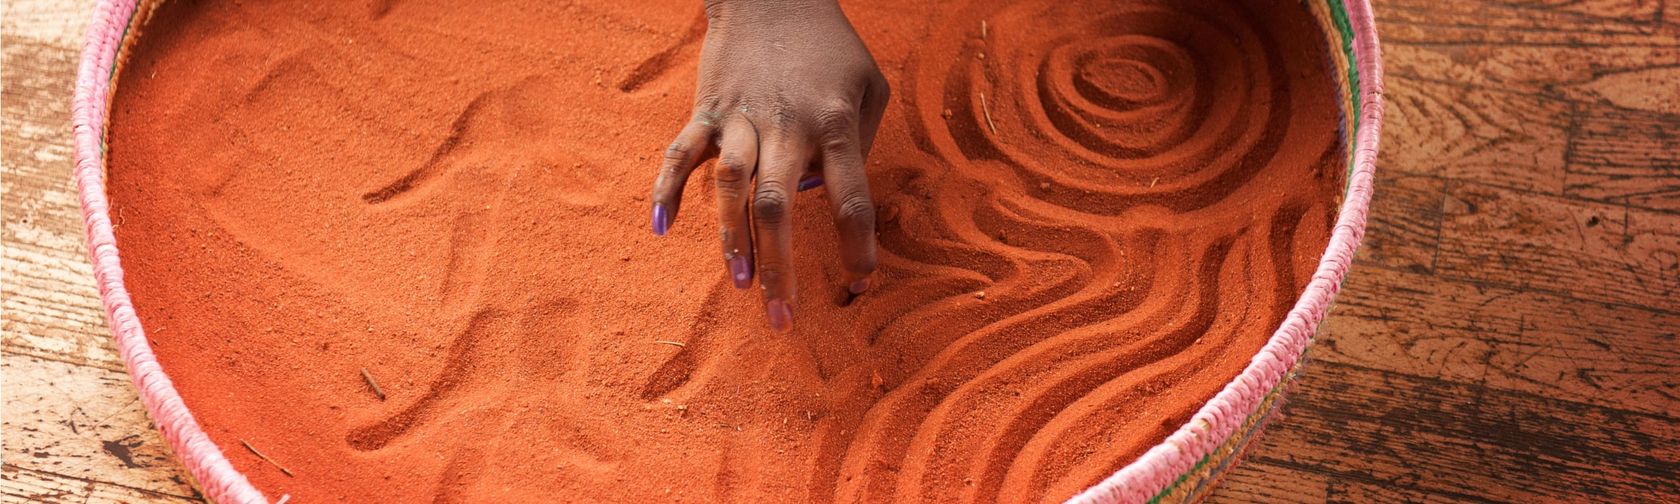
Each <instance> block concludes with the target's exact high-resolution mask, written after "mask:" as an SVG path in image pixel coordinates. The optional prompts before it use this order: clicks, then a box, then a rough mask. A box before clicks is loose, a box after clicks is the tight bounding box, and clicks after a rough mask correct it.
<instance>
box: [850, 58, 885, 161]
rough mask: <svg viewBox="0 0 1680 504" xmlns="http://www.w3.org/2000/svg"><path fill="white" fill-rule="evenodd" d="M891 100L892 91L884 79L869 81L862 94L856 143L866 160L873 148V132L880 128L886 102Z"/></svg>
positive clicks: (876, 78)
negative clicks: (860, 147)
mask: <svg viewBox="0 0 1680 504" xmlns="http://www.w3.org/2000/svg"><path fill="white" fill-rule="evenodd" d="M891 98H892V89H891V88H890V87H889V86H888V85H887V80H886V79H884V78H881V77H879V76H877V77H875V78H873V79H870V80H869V86H868V87H867V88H865V89H864V92H863V105H862V106H861V107H860V108H859V110H858V141H859V143H861V144H862V152H863V158H864V159H866V160H867V159H869V152H870V150H871V149H873V148H874V147H875V132H876V130H878V129H879V128H880V127H881V118H882V117H884V116H885V115H886V113H887V102H888V100H889V99H891Z"/></svg>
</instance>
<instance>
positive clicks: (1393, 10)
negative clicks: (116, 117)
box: [0, 0, 1680, 503]
mask: <svg viewBox="0 0 1680 504" xmlns="http://www.w3.org/2000/svg"><path fill="white" fill-rule="evenodd" d="M1378 3H1379V5H1378V6H1377V13H1378V18H1379V26H1380V29H1381V32H1382V37H1383V42H1384V44H1383V50H1384V52H1385V53H1386V58H1387V65H1388V123H1387V128H1386V131H1385V134H1384V138H1383V146H1382V157H1381V163H1380V166H1379V168H1378V172H1377V173H1378V176H1377V192H1376V199H1375V201H1373V203H1372V206H1373V208H1372V209H1371V227H1370V230H1369V231H1368V232H1367V234H1366V244H1365V247H1364V248H1363V249H1362V250H1361V251H1360V254H1359V259H1358V265H1357V266H1356V267H1355V268H1354V272H1353V273H1352V275H1351V276H1350V277H1349V278H1348V280H1347V283H1346V285H1345V289H1344V290H1343V291H1342V295H1341V297H1340V298H1339V299H1338V302H1337V305H1336V307H1335V309H1334V311H1333V314H1332V316H1331V317H1330V319H1329V320H1328V321H1327V322H1326V323H1325V325H1324V331H1323V335H1322V336H1321V338H1320V339H1319V341H1318V343H1317V345H1316V346H1314V347H1313V349H1312V351H1311V354H1310V355H1311V359H1312V362H1311V365H1310V367H1309V368H1308V369H1309V371H1308V372H1307V373H1306V374H1305V375H1304V377H1303V378H1302V379H1301V381H1300V383H1299V386H1298V388H1297V392H1296V394H1295V395H1294V397H1293V399H1292V400H1291V402H1290V403H1289V405H1288V406H1287V407H1286V409H1285V416H1284V417H1282V418H1280V419H1278V420H1277V421H1276V423H1275V424H1274V426H1273V427H1272V428H1271V429H1270V430H1269V431H1268V432H1267V434H1266V436H1265V437H1264V438H1263V439H1262V441H1261V442H1260V443H1259V445H1258V446H1256V447H1255V448H1254V449H1253V451H1252V452H1251V453H1250V455H1249V456H1248V459H1247V462H1246V463H1245V464H1244V465H1242V466H1241V467H1240V468H1239V469H1237V470H1236V471H1235V472H1234V473H1233V474H1231V475H1230V477H1229V478H1228V480H1227V481H1226V482H1225V484H1224V486H1223V487H1221V488H1220V489H1219V490H1218V491H1217V492H1216V494H1215V495H1214V499H1213V500H1214V501H1216V502H1246V501H1266V502H1323V501H1346V502H1372V501H1401V500H1404V501H1443V500H1444V501H1515V502H1536V501H1551V500H1560V501H1570V502H1583V501H1616V502H1637V501H1650V502H1680V337H1677V333H1680V25H1676V24H1674V23H1675V21H1674V20H1675V19H1676V18H1680V7H1673V6H1671V5H1668V4H1665V3H1663V2H1662V1H1661V0H1582V1H1578V2H1509V1H1500V0H1465V1H1451V2H1448V1H1439V0H1384V1H1379V2H1378ZM91 4H92V1H91V0H6V3H5V12H4V16H3V23H4V28H3V38H0V44H3V53H4V60H3V69H4V70H3V72H4V77H3V81H4V91H3V106H0V109H3V116H4V121H3V127H0V128H3V132H4V144H3V163H4V171H3V173H0V177H3V179H0V184H3V186H4V189H3V198H0V213H3V214H4V218H5V227H4V232H3V234H0V239H3V240H4V245H5V248H4V249H5V251H4V256H3V257H4V270H3V272H0V275H3V276H0V285H3V286H0V289H3V292H0V298H3V300H4V301H3V303H4V305H3V307H0V309H3V310H4V315H3V317H4V346H3V351H4V356H3V358H0V369H3V373H4V375H3V379H4V389H3V390H4V396H5V405H4V410H3V412H0V416H3V422H4V469H3V470H0V496H3V499H4V500H5V501H6V502H11V501H14V500H25V501H40V502H65V503H68V502H76V503H83V502H176V501H192V500H198V497H197V495H196V493H195V492H194V490H193V488H192V486H191V485H189V484H188V483H187V479H186V478H187V477H186V474H185V473H184V472H183V471H182V470H181V469H180V467H179V466H178V465H177V464H175V463H174V462H173V461H172V460H171V458H170V455H169V453H168V450H167V448H166V447H165V446H164V444H163V443H162V440H161V439H160V438H159V436H158V435H157V434H156V433H155V432H154V431H153V430H152V429H151V427H150V424H149V423H148V421H147V419H146V417H145V415H144V413H143V412H142V411H141V408H140V405H139V403H138V401H137V399H136V396H135V392H134V390H133V388H132V386H131V385H129V381H128V376H127V375H126V374H124V372H123V369H122V362H121V360H119V359H118V358H117V354H116V351H115V350H114V349H113V347H112V346H111V344H110V335H109V334H108V333H107V331H106V327H105V323H104V320H103V318H102V314H101V310H100V308H99V302H98V298H97V293H96V292H95V290H94V287H93V283H92V279H91V275H90V268H89V266H88V263H87V260H86V259H85V255H84V254H85V253H84V250H83V245H82V237H81V227H80V224H79V214H78V210H77V203H76V190H75V186H74V185H73V184H71V181H70V167H71V161H70V158H71V143H70V108H69V95H70V90H71V86H72V82H73V81H74V77H75V75H74V72H75V62H76V58H77V54H78V46H79V43H80V41H81V35H82V29H83V27H84V26H85V19H86V13H87V12H88V11H89V6H90V5H91Z"/></svg>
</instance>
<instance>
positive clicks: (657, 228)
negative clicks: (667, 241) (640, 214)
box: [653, 203, 671, 236]
mask: <svg viewBox="0 0 1680 504" xmlns="http://www.w3.org/2000/svg"><path fill="white" fill-rule="evenodd" d="M670 229H671V214H670V213H669V212H666V211H665V204H664V203H654V204H653V234H654V235H657V236H665V232H666V231H670Z"/></svg>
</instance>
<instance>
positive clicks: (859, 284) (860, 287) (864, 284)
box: [846, 277, 869, 295]
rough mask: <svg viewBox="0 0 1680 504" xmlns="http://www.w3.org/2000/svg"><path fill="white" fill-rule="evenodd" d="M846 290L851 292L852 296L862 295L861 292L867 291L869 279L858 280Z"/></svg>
mask: <svg viewBox="0 0 1680 504" xmlns="http://www.w3.org/2000/svg"><path fill="white" fill-rule="evenodd" d="M846 290H848V291H851V293H852V294H853V295H856V294H863V291H866V290H869V277H864V278H859V279H858V280H857V281H856V282H852V285H851V287H848V288H847V289H846Z"/></svg>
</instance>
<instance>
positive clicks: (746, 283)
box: [729, 257, 752, 289]
mask: <svg viewBox="0 0 1680 504" xmlns="http://www.w3.org/2000/svg"><path fill="white" fill-rule="evenodd" d="M729 276H730V278H732V279H734V280H735V288H737V289H745V288H747V287H752V263H749V262H747V258H745V257H731V258H729Z"/></svg>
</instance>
